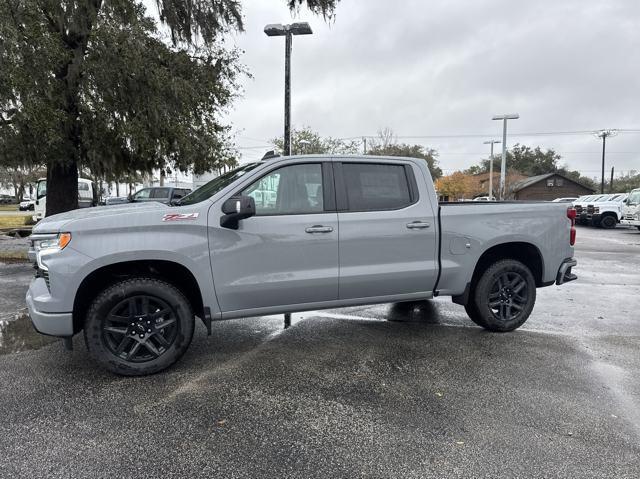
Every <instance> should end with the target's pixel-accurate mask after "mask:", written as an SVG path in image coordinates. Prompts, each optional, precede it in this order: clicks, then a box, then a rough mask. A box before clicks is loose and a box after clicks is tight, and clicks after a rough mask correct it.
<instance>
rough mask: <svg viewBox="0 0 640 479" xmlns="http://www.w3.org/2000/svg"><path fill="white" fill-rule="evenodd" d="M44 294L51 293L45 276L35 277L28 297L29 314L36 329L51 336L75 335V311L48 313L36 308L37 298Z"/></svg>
mask: <svg viewBox="0 0 640 479" xmlns="http://www.w3.org/2000/svg"><path fill="white" fill-rule="evenodd" d="M44 295H47V296H48V295H49V289H48V288H47V285H46V283H45V280H44V278H35V279H34V280H33V281H31V285H30V286H29V290H28V291H27V298H26V299H27V308H28V309H29V316H30V317H31V323H32V324H33V327H34V328H35V330H36V331H38V332H39V333H41V334H47V335H50V336H60V337H68V336H73V313H46V312H43V311H38V310H37V309H36V302H37V301H36V300H35V298H39V297H42V296H44Z"/></svg>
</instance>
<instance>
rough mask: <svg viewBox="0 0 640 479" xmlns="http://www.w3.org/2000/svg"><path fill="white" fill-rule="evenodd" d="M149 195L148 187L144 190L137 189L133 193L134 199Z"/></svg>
mask: <svg viewBox="0 0 640 479" xmlns="http://www.w3.org/2000/svg"><path fill="white" fill-rule="evenodd" d="M150 195H151V190H150V189H149V188H145V189H144V190H140V191H138V192H137V193H136V194H135V195H133V199H134V200H146V199H148V198H149V196H150Z"/></svg>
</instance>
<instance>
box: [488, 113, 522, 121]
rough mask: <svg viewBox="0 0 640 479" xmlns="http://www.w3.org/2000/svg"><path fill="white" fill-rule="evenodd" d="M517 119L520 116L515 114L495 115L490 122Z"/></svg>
mask: <svg viewBox="0 0 640 479" xmlns="http://www.w3.org/2000/svg"><path fill="white" fill-rule="evenodd" d="M518 118H520V115H518V114H517V113H507V114H506V115H496V116H494V117H493V118H491V119H492V120H517V119H518Z"/></svg>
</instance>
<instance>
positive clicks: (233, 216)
mask: <svg viewBox="0 0 640 479" xmlns="http://www.w3.org/2000/svg"><path fill="white" fill-rule="evenodd" d="M222 212H223V213H224V216H222V217H221V218H220V226H222V227H223V228H229V229H232V230H237V229H238V223H239V221H240V220H243V219H245V218H249V217H251V216H253V215H255V214H256V203H255V200H254V199H253V198H252V197H251V196H244V195H241V196H233V197H231V198H229V199H228V200H227V201H225V202H224V203H223V204H222Z"/></svg>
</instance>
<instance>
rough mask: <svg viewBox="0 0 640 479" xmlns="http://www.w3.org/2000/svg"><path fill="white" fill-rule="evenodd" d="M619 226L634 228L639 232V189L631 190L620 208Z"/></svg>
mask: <svg viewBox="0 0 640 479" xmlns="http://www.w3.org/2000/svg"><path fill="white" fill-rule="evenodd" d="M620 224H623V225H626V226H635V227H636V228H638V230H640V188H636V189H635V190H631V192H630V193H629V196H628V197H627V199H626V200H625V202H624V205H623V207H622V219H621V220H620Z"/></svg>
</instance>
